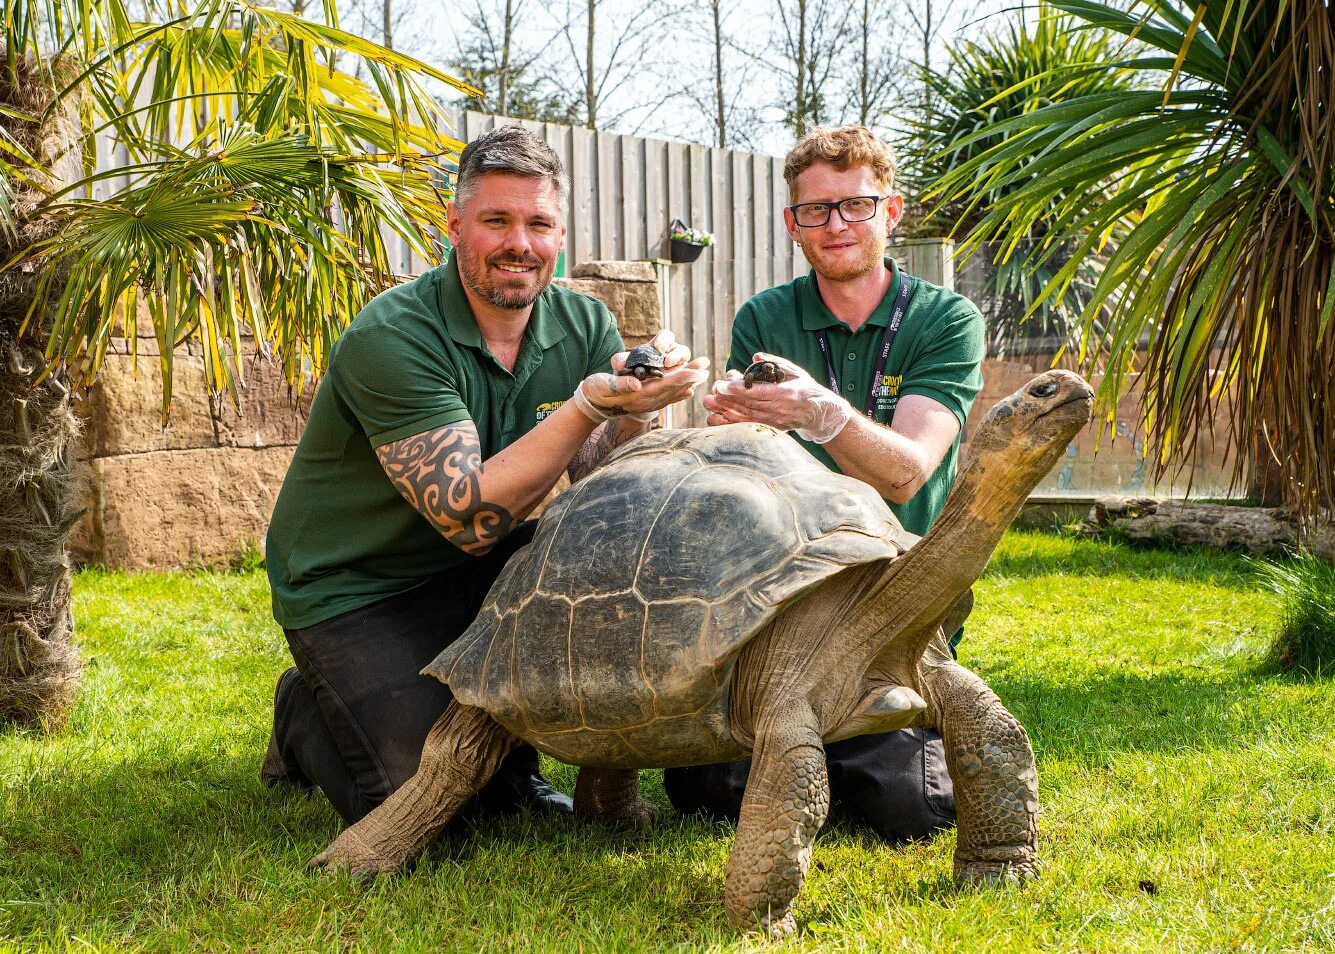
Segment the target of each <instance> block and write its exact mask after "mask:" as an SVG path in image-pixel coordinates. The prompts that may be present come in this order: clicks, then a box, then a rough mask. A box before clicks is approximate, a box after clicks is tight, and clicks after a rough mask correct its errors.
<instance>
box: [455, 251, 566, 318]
mask: <svg viewBox="0 0 1335 954" xmlns="http://www.w3.org/2000/svg"><path fill="white" fill-rule="evenodd" d="M493 257H495V256H493ZM491 264H492V263H491V262H490V261H484V262H483V263H482V268H481V269H480V270H477V269H474V267H473V260H472V259H471V258H470V257H469V256H468V255H460V256H459V278H460V279H461V280H462V281H463V283H464V285H466V286H467V287H468V290H469V291H471V292H472V293H473V294H474V295H476V296H477V297H478V298H481V299H482V300H483V301H485V302H486V303H487V304H488V305H492V306H493V307H496V308H504V309H506V310H507V311H523V310H524V309H525V308H528V307H530V306H531V305H532V304H533V303H534V302H535V301H537V300H538V299H539V298H540V297H542V293H543V292H545V291H546V290H547V286H548V285H550V284H551V283H552V273H553V272H555V271H556V262H555V261H553V262H551V263H550V264H549V265H548V266H547V267H546V268H544V267H543V265H542V263H541V262H539V261H537V260H536V259H533V260H530V261H527V262H525V263H524V264H525V265H534V266H536V267H537V269H538V287H537V290H536V291H535V292H533V293H532V294H529V293H527V292H506V291H503V290H502V289H499V288H495V287H493V286H491V285H490V284H489V283H487V281H486V279H485V277H484V276H485V274H486V269H487V268H488V267H489V266H490V265H491Z"/></svg>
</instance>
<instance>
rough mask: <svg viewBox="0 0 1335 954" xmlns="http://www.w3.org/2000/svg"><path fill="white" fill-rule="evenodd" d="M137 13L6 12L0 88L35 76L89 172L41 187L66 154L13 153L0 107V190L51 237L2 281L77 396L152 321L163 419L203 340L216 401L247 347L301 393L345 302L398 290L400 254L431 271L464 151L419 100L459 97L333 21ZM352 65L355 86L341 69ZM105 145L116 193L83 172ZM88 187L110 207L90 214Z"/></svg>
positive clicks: (194, 0) (17, 123)
mask: <svg viewBox="0 0 1335 954" xmlns="http://www.w3.org/2000/svg"><path fill="white" fill-rule="evenodd" d="M142 6H143V7H144V9H145V10H146V11H147V16H146V18H145V19H144V20H142V21H141V20H138V19H136V18H135V17H134V16H133V15H131V8H130V7H129V6H127V5H126V4H125V3H123V2H121V0H79V2H73V0H27V2H17V3H12V4H10V5H8V6H7V8H6V10H7V14H6V18H5V42H6V61H5V63H4V64H0V71H4V70H6V69H7V71H8V72H7V73H6V74H5V75H4V76H0V84H3V82H5V81H6V79H7V80H8V82H9V84H10V85H11V86H15V85H16V83H17V81H18V79H19V76H20V74H21V75H22V77H23V79H24V81H25V82H31V81H32V77H34V76H38V75H42V76H45V77H46V79H45V83H46V85H48V86H49V87H50V88H51V89H53V90H54V91H55V96H54V99H53V101H52V102H51V104H50V106H48V107H45V112H46V115H50V114H52V112H53V111H54V110H57V109H67V108H68V107H69V105H71V104H73V105H75V106H76V107H77V109H78V111H79V115H80V117H81V121H82V125H83V139H82V148H83V155H84V175H83V176H82V177H77V176H76V177H75V178H74V180H73V181H68V182H65V183H60V182H57V181H54V180H52V179H50V178H49V177H47V176H46V175H45V169H46V168H47V167H49V166H50V165H51V164H53V163H59V162H61V161H62V156H61V155H59V154H41V155H38V154H36V153H34V152H33V151H32V150H31V149H26V150H25V149H24V148H23V147H22V146H21V145H20V143H21V139H22V137H21V136H20V137H18V138H15V137H13V136H10V135H9V131H10V130H12V129H18V128H21V127H24V124H25V123H31V122H34V121H35V120H37V119H39V118H40V117H36V116H33V115H30V114H29V113H25V112H24V104H23V103H22V101H21V100H19V101H15V100H13V98H12V97H5V96H0V100H3V101H5V102H6V104H7V105H5V106H4V107H3V109H0V126H2V127H3V128H0V172H3V173H4V174H5V175H4V181H5V183H6V184H8V183H9V182H11V181H28V182H29V183H30V185H31V189H30V190H29V191H31V192H32V193H33V194H34V196H35V199H34V201H32V202H30V203H29V205H30V206H32V208H30V209H28V210H27V211H26V212H25V213H24V214H26V215H27V216H29V217H30V218H34V217H41V218H42V219H43V221H45V222H47V223H49V228H48V230H47V232H46V233H44V234H47V235H49V236H50V237H49V238H47V239H46V240H43V241H38V242H35V243H32V244H30V245H28V246H26V247H22V248H14V247H13V246H12V244H11V243H5V244H6V247H7V248H9V251H7V252H6V253H5V254H4V255H3V258H4V259H7V261H4V262H0V265H3V267H4V268H5V269H9V270H12V271H16V272H22V273H24V274H29V273H35V274H37V275H38V276H39V278H38V288H37V295H36V297H35V298H34V299H33V302H32V305H31V307H30V308H29V310H28V312H27V314H26V315H25V316H24V321H23V333H24V334H28V335H34V334H36V335H41V336H42V339H43V341H44V343H45V349H46V356H47V360H48V362H49V365H50V367H51V368H60V367H64V368H67V369H72V370H73V371H75V372H76V374H77V376H78V377H79V378H81V379H82V380H84V381H91V380H92V379H93V378H95V376H96V374H97V372H98V369H99V366H100V364H101V360H102V358H103V356H104V355H105V353H106V348H107V343H108V341H109V340H110V339H111V337H112V335H113V334H114V333H115V332H116V331H117V330H121V331H124V332H125V333H126V335H127V338H128V340H129V342H130V343H131V346H132V347H137V343H138V340H139V339H138V334H137V331H138V330H139V329H136V328H135V325H136V324H137V323H138V322H140V321H141V320H142V319H147V320H148V321H150V322H151V323H152V325H153V329H152V330H153V334H154V337H156V338H157V341H158V348H157V351H158V353H159V354H160V355H161V359H160V360H161V362H162V365H163V372H164V382H165V385H164V390H165V394H164V419H165V414H166V410H167V404H168V402H169V400H170V374H171V362H172V351H173V349H174V348H175V347H176V346H178V345H179V344H181V343H182V342H184V341H187V340H196V341H199V342H200V343H201V345H202V350H203V354H204V356H205V368H206V372H207V378H208V383H209V387H210V388H211V389H212V390H213V391H214V392H215V393H218V394H222V393H231V394H232V395H233V396H235V395H236V388H237V385H238V382H239V381H240V379H241V372H240V369H241V365H240V361H239V359H240V357H241V350H242V336H243V335H250V334H253V335H254V338H255V342H256V347H258V349H259V350H260V351H262V352H263V353H266V354H272V355H273V356H274V358H275V359H276V360H278V361H280V362H281V363H282V365H283V368H284V370H285V373H286V375H287V378H288V380H289V382H290V383H292V384H293V385H294V386H295V387H301V386H303V382H304V381H305V380H306V379H307V378H308V377H309V375H311V374H312V373H314V374H317V375H318V373H319V372H320V371H321V370H322V369H323V367H324V363H325V360H326V359H327V356H328V354H329V349H330V346H331V345H332V343H333V341H334V339H335V338H336V337H337V335H338V333H339V332H340V331H341V330H342V328H343V327H344V326H345V325H346V323H347V322H348V321H349V320H351V318H352V316H353V315H355V314H356V312H357V311H358V310H359V309H360V307H361V305H362V304H364V303H365V301H366V300H368V299H369V298H370V297H371V296H373V295H374V294H375V293H376V292H378V291H380V290H381V289H383V288H385V287H386V286H388V285H389V284H392V283H393V282H394V281H396V280H397V279H396V276H395V274H394V272H395V263H396V258H397V256H396V255H395V254H394V253H393V251H392V250H393V249H394V247H395V245H394V243H397V242H403V243H405V244H406V245H407V247H409V248H411V249H413V251H414V252H415V253H416V254H418V255H419V256H421V257H423V258H425V259H427V260H428V261H431V260H435V259H436V258H437V256H438V255H439V241H438V236H439V235H440V234H441V233H442V232H443V229H444V212H443V209H442V208H441V204H440V201H439V194H438V192H437V184H438V183H439V182H441V181H443V180H444V178H445V176H446V170H447V163H448V161H449V160H450V159H451V158H452V157H455V156H457V154H458V152H459V151H460V150H461V149H462V145H463V144H462V143H461V142H460V141H459V140H458V139H456V138H454V137H452V136H450V135H449V134H448V133H447V132H446V130H447V129H448V123H447V121H446V114H445V113H444V112H443V109H442V107H441V106H440V105H439V104H438V103H437V101H436V100H435V99H434V98H433V97H432V96H431V95H429V94H428V93H427V92H426V90H425V89H424V88H423V86H422V85H421V84H422V83H423V82H425V81H435V82H439V83H444V84H446V85H449V86H452V87H454V88H456V89H461V90H463V91H464V92H475V91H474V90H472V88H471V87H469V86H468V85H467V84H464V83H462V82H460V81H458V80H456V79H454V78H453V77H451V76H449V75H447V74H445V73H443V72H441V71H440V70H438V69H436V68H434V67H431V66H429V65H427V64H425V63H422V62H420V61H418V60H415V59H413V58H412V57H409V56H407V55H405V54H403V53H400V52H397V51H394V50H390V49H386V48H384V47H381V46H379V45H377V44H375V43H372V42H370V41H368V40H365V39H363V38H361V37H358V36H355V35H353V34H351V33H349V32H347V31H345V30H343V29H341V28H340V27H339V26H338V16H337V9H336V7H335V6H334V4H333V3H332V2H327V3H325V4H324V11H323V13H324V19H325V21H326V22H323V23H319V22H314V21H311V20H306V19H303V18H302V17H299V16H295V15H293V14H290V13H285V12H282V11H278V10H274V9H270V8H266V7H262V6H260V5H258V4H255V3H252V2H249V0H148V2H147V3H145V4H143V5H142ZM57 37H60V38H62V41H63V42H61V43H59V44H57V43H56V38H57ZM53 50H54V51H56V53H53ZM57 54H58V55H57ZM354 60H355V61H360V62H361V63H362V64H364V65H365V66H366V67H367V69H366V72H367V73H368V74H369V76H370V80H369V81H364V80H359V79H357V78H356V77H355V76H354V75H352V74H351V73H350V72H348V70H347V69H346V66H347V65H348V64H349V63H351V62H353V61H354ZM340 64H341V65H342V66H343V67H344V68H340ZM47 98H48V99H51V97H47ZM43 102H45V100H44V101H43ZM106 135H110V136H112V137H113V139H114V141H115V142H116V143H117V144H118V145H119V146H120V147H122V148H123V149H124V150H125V151H126V152H127V153H128V155H129V157H130V161H129V163H128V164H126V165H124V166H123V167H122V168H120V169H118V170H116V171H115V173H114V174H109V173H108V172H106V171H102V172H98V171H97V170H95V169H94V168H93V164H92V156H93V155H94V147H95V137H97V136H106ZM63 158H65V159H68V158H69V157H63ZM95 186H96V187H98V188H99V190H100V191H103V192H105V191H106V190H108V189H114V191H112V192H111V194H109V195H107V196H106V197H105V198H104V199H102V200H101V201H93V200H91V199H89V198H87V197H86V196H88V195H91V194H92V189H93V188H94V187H95ZM4 200H5V193H4V192H0V224H2V223H3V220H4V215H5V213H6V211H7V210H8V209H9V206H8V205H6V204H5V201H4ZM136 301H142V308H141V307H138V306H137V305H136ZM141 316H142V318H141Z"/></svg>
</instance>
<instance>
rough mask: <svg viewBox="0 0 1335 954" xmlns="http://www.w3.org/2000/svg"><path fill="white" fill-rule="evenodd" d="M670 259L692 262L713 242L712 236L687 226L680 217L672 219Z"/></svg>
mask: <svg viewBox="0 0 1335 954" xmlns="http://www.w3.org/2000/svg"><path fill="white" fill-rule="evenodd" d="M671 238H672V261H673V262H693V261H695V260H696V259H697V258H699V257H700V254H701V253H702V252H703V251H704V250H705V249H706V248H708V247H709V246H711V245H713V244H714V236H712V235H710V234H709V233H708V232H705V231H703V230H701V229H693V228H691V227H689V226H688V225H687V224H686V223H685V222H683V221H682V220H681V219H673V220H672V232H671Z"/></svg>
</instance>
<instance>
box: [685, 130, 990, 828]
mask: <svg viewBox="0 0 1335 954" xmlns="http://www.w3.org/2000/svg"><path fill="white" fill-rule="evenodd" d="M894 174H895V160H894V155H893V153H892V152H891V150H890V148H889V147H888V146H887V145H886V144H885V143H883V142H881V141H880V140H879V139H877V138H876V137H875V136H874V135H873V134H872V133H871V132H870V131H869V130H867V129H865V128H864V127H862V126H844V127H841V128H838V129H831V130H818V131H816V132H813V133H812V134H810V135H808V136H806V137H805V138H803V139H802V140H801V141H800V142H799V143H798V144H797V145H796V146H795V147H794V148H793V150H792V152H790V153H789V154H788V157H787V160H786V161H785V163H784V178H785V180H786V181H787V183H788V189H789V195H790V197H791V199H792V202H793V204H792V205H791V206H789V207H788V208H787V209H785V210H784V222H785V224H786V225H787V228H788V234H789V235H790V236H792V239H793V241H794V242H796V243H797V244H798V245H800V246H801V248H802V252H803V254H804V255H805V256H806V258H807V261H808V262H809V263H810V265H811V274H810V275H805V276H802V277H800V278H797V279H795V280H794V281H791V282H789V283H787V284H785V285H780V286H778V287H777V288H771V289H769V290H767V291H764V292H761V293H760V294H758V295H756V296H755V297H754V298H752V299H751V300H750V301H748V302H746V304H744V305H743V306H742V307H741V309H740V310H739V311H738V313H737V316H736V319H735V321H734V322H733V328H732V348H731V354H730V355H729V358H728V368H727V374H726V377H725V378H724V379H723V380H721V381H718V382H717V383H716V384H715V385H714V393H713V394H711V395H709V396H707V397H705V399H704V404H705V407H706V408H707V409H708V410H709V412H710V414H709V417H708V423H709V424H711V425H717V424H729V423H734V422H739V421H757V422H760V423H763V424H769V425H772V426H774V427H778V428H781V429H783V430H787V431H792V432H793V433H794V436H796V437H797V438H798V439H799V440H800V441H801V442H802V443H803V445H804V446H805V447H806V448H807V450H809V451H810V452H811V453H812V454H813V455H815V456H816V457H817V458H818V459H819V460H820V461H821V462H822V463H824V464H825V466H827V467H829V468H831V469H832V470H836V471H839V472H841V473H844V474H848V475H849V476H852V477H857V478H858V479H860V480H863V481H865V482H867V483H869V484H871V485H872V486H873V487H875V488H876V489H877V490H878V491H880V493H881V496H882V497H884V498H885V499H886V501H887V503H889V504H890V507H891V509H892V510H893V511H894V512H895V514H896V515H897V516H898V517H899V520H900V522H901V523H902V524H903V525H904V526H905V528H906V529H908V530H910V531H912V532H913V533H917V534H920V535H921V534H925V533H926V532H927V530H928V528H929V527H930V526H931V524H932V521H933V520H935V519H936V516H937V514H938V513H940V511H941V506H942V504H943V503H944V502H945V498H946V494H947V492H948V491H949V489H950V485H951V483H952V482H953V481H954V479H955V467H956V457H957V455H958V451H959V443H960V437H961V434H962V430H963V427H964V422H965V419H966V418H967V417H968V414H969V408H970V406H971V405H972V404H973V400H974V398H975V397H976V396H977V394H978V391H979V389H980V388H981V387H982V375H981V373H980V371H979V365H980V363H981V361H982V358H983V321H982V317H981V316H980V315H979V313H978V309H977V308H975V307H974V305H973V304H972V303H971V302H969V301H968V299H966V298H963V297H961V296H959V295H956V294H955V293H953V292H951V291H948V290H946V289H944V288H940V287H938V286H936V285H932V284H930V283H928V282H924V281H922V280H921V279H917V278H913V277H911V276H909V275H907V274H905V273H904V272H903V271H902V270H900V269H899V267H898V266H897V265H896V263H895V261H894V260H893V259H892V258H890V257H889V255H888V254H887V251H886V246H887V243H888V240H889V236H890V233H891V232H893V231H894V228H895V226H896V225H897V224H898V223H899V218H900V215H901V214H902V213H903V209H904V202H903V199H902V198H901V197H900V196H899V195H898V194H896V193H895V190H894ZM761 361H764V362H770V363H772V365H774V366H776V367H777V370H778V371H780V372H782V380H781V381H778V382H771V381H764V380H760V381H750V382H748V381H746V380H744V378H743V371H744V370H745V369H746V368H747V367H748V366H750V365H751V364H752V363H753V362H761ZM826 757H827V762H828V768H829V776H830V790H831V796H832V806H831V808H832V813H833V814H835V815H839V814H842V815H843V816H844V817H846V818H850V819H852V820H854V821H856V822H859V823H861V824H864V825H866V826H867V827H869V828H871V829H872V830H873V831H875V832H876V833H878V834H879V835H881V836H882V837H883V838H885V839H886V840H888V841H902V840H908V839H915V838H924V837H929V836H930V835H932V834H933V833H934V832H936V831H938V830H940V829H941V828H944V827H948V826H950V825H951V824H953V822H954V817H955V810H954V795H953V789H952V787H951V784H950V777H949V775H947V773H946V768H945V752H944V749H943V747H942V744H941V737H940V735H939V734H937V733H936V732H932V731H928V730H923V729H905V730H903V731H901V732H891V733H886V734H882V735H870V736H862V737H860V738H855V739H848V740H846V741H842V742H836V743H832V744H831V745H829V746H827V747H826ZM749 767H750V766H749V763H747V762H735V763H731V764H729V765H716V766H703V767H697V768H687V769H671V770H669V771H667V772H666V773H665V776H664V783H665V786H666V788H667V792H668V796H669V797H670V798H671V799H672V802H673V804H674V805H676V806H677V808H678V809H679V810H681V811H701V812H704V813H706V814H710V815H714V816H718V817H724V818H733V819H735V818H736V817H737V813H738V811H739V809H740V807H741V801H742V794H743V791H744V789H745V786H746V777H747V773H748V771H749Z"/></svg>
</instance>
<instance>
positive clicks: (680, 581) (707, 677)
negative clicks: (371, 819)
mask: <svg viewBox="0 0 1335 954" xmlns="http://www.w3.org/2000/svg"><path fill="white" fill-rule="evenodd" d="M739 427H740V428H741V430H740V431H738V430H734V429H729V428H715V429H710V430H703V431H685V432H656V433H651V434H649V435H646V436H645V437H642V438H640V439H639V440H637V441H635V442H633V444H632V445H631V446H630V447H629V448H628V449H626V450H624V451H622V452H620V453H618V454H616V455H614V456H613V459H615V460H616V461H617V466H616V467H606V466H605V467H603V468H600V469H599V470H597V471H595V472H594V473H593V474H591V475H589V476H588V477H587V478H585V480H584V481H582V482H581V483H580V485H579V486H577V487H575V488H573V489H572V490H571V491H570V492H569V493H567V494H564V495H562V497H561V498H559V499H558V500H557V502H556V504H555V505H554V506H553V507H552V508H550V509H549V510H548V512H547V513H546V514H544V516H543V518H542V521H541V523H540V524H539V527H538V531H537V533H536V534H535V536H534V540H533V542H532V543H531V544H530V545H529V546H528V547H526V548H525V549H524V550H523V551H521V552H520V553H519V554H517V555H516V556H515V557H513V558H512V559H511V561H510V563H509V565H508V566H507V567H506V570H505V572H504V574H503V575H502V577H501V578H500V579H499V580H498V582H497V583H496V585H495V586H494V587H493V588H492V590H491V593H490V594H489V596H488V599H487V602H486V603H485V604H484V606H483V608H482V611H481V612H480V613H479V615H478V618H477V621H476V622H474V624H473V625H472V626H471V627H470V628H469V630H468V631H467V632H466V633H465V634H464V636H463V637H461V638H460V639H459V640H458V642H456V643H455V644H454V645H453V646H451V647H450V648H448V649H446V650H445V652H443V653H441V655H440V657H439V658H437V659H436V660H435V662H433V663H432V664H431V665H430V666H428V667H427V669H426V670H425V672H428V673H430V674H432V675H436V676H437V677H438V678H441V679H442V680H444V681H446V682H448V683H449V684H450V686H451V688H452V689H453V690H454V693H455V695H456V696H457V697H458V698H459V699H460V700H461V701H463V702H466V703H468V704H469V705H477V706H480V707H482V708H485V709H486V710H487V711H489V712H490V713H491V714H492V716H493V717H494V718H495V719H496V720H497V721H498V722H500V723H501V724H502V725H505V726H506V727H507V728H510V729H511V731H514V732H523V733H525V734H529V735H536V736H538V737H537V738H535V739H534V741H535V744H537V745H538V746H539V748H542V749H543V750H544V751H546V752H548V753H549V754H552V755H554V756H556V757H558V758H562V759H564V760H565V761H579V760H585V764H599V765H608V766H616V765H622V764H624V765H634V764H639V765H643V764H645V760H646V759H651V760H652V762H653V764H677V763H682V764H685V763H687V762H690V761H692V760H694V761H698V760H699V758H700V753H701V752H702V751H703V752H713V753H715V754H718V755H719V757H724V756H729V755H731V754H733V753H734V752H735V751H736V745H735V742H734V740H732V739H731V737H730V735H729V732H728V729H727V719H726V712H727V693H728V683H727V680H726V679H725V678H724V675H723V674H724V673H726V672H727V670H728V669H729V668H730V667H731V665H732V663H733V660H734V659H735V658H736V654H737V652H739V651H740V649H741V647H742V646H743V645H744V644H745V643H746V641H747V640H748V639H749V638H750V637H751V636H752V635H753V634H754V633H755V632H756V630H757V629H758V628H759V626H760V625H761V624H762V623H763V622H764V621H765V620H766V619H767V618H768V617H769V616H770V615H771V614H772V612H773V611H774V609H775V608H776V607H777V606H779V605H781V604H783V603H784V602H785V601H787V600H789V599H791V598H793V597H794V596H795V595H797V594H799V593H801V592H802V591H803V590H806V589H809V588H810V587H812V586H814V585H816V584H818V583H819V582H821V581H822V580H824V579H826V578H827V577H829V576H830V575H832V574H834V573H836V572H838V571H839V570H840V569H842V568H844V567H846V566H849V565H852V564H855V563H863V562H871V561H873V560H882V559H892V558H894V557H895V556H897V555H898V554H899V553H900V552H902V550H903V549H904V548H906V547H907V546H909V545H911V543H912V542H913V541H914V540H915V539H916V538H915V537H913V536H912V535H911V534H908V533H906V532H905V531H903V530H902V529H901V528H900V527H899V524H898V522H897V521H896V520H895V518H894V516H893V514H891V513H890V510H889V508H887V507H886V505H885V503H884V501H882V500H881V499H880V498H879V497H878V496H877V495H876V494H875V492H874V491H872V490H871V488H869V487H868V486H867V485H866V484H863V483H860V482H858V481H853V480H850V479H848V478H846V477H843V476H841V475H839V474H833V473H831V472H830V471H828V470H826V469H825V468H824V467H822V466H821V465H820V464H819V463H818V462H816V461H815V460H814V459H813V458H812V457H811V456H810V455H809V454H807V453H806V452H805V451H803V450H802V449H801V447H800V446H799V445H797V444H796V443H795V442H794V441H792V440H791V439H789V438H788V437H786V436H785V435H782V434H780V433H779V432H777V431H774V430H772V429H770V428H767V427H763V426H761V425H739ZM813 494H814V496H815V497H816V499H819V500H821V501H822V505H821V506H819V507H813V506H811V505H810V503H809V501H810V500H811V499H812V498H813ZM797 501H804V502H805V503H804V505H802V506H798V505H797V503H796V502H797ZM723 527H726V528H727V532H726V533H720V528H723ZM631 541H633V542H635V548H634V549H633V550H630V549H628V547H627V543H628V542H631ZM595 581H596V582H595ZM521 644H522V646H523V651H522V652H521V651H519V646H520V645H521ZM628 659H632V660H637V661H638V665H637V666H635V667H633V668H631V667H627V666H626V665H625V660H628ZM674 722H675V723H676V725H675V726H674V724H673V723H674ZM637 737H639V738H642V739H644V740H645V741H644V742H643V743H642V744H643V745H647V746H650V747H651V748H653V749H655V750H657V752H658V755H657V756H656V757H651V756H648V755H646V754H645V753H644V751H643V750H642V749H641V746H640V745H637V744H636V741H635V740H636V738H637ZM664 739H668V740H672V739H675V740H676V741H675V742H669V743H668V744H664ZM608 746H610V747H611V749H612V750H613V751H614V752H615V753H617V754H616V755H614V756H609V755H608V754H607V751H606V749H607V747H608ZM600 753H601V754H600Z"/></svg>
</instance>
